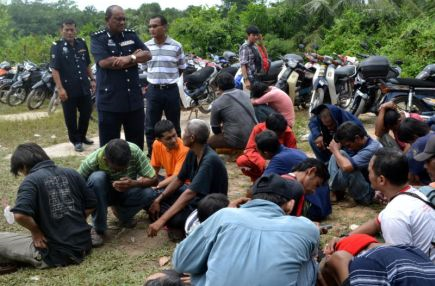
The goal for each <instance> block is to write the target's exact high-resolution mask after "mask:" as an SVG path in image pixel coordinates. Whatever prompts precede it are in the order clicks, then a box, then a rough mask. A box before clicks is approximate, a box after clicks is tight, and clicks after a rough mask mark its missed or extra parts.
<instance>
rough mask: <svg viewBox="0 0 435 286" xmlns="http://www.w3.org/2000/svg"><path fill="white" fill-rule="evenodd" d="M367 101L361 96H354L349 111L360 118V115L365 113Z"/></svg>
mask: <svg viewBox="0 0 435 286" xmlns="http://www.w3.org/2000/svg"><path fill="white" fill-rule="evenodd" d="M366 101H367V100H366V99H364V98H362V97H360V96H356V97H355V96H354V97H353V99H352V102H351V103H350V105H349V106H350V108H349V111H350V113H352V114H353V115H355V116H356V117H358V116H359V115H360V114H362V113H363V111H364V108H365V105H366Z"/></svg>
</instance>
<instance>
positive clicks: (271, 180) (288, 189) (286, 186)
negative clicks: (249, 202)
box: [252, 174, 304, 200]
mask: <svg viewBox="0 0 435 286" xmlns="http://www.w3.org/2000/svg"><path fill="white" fill-rule="evenodd" d="M260 193H272V194H278V195H280V196H282V197H284V198H286V199H287V200H292V199H294V200H297V199H298V198H299V197H300V196H301V195H302V194H303V193H304V189H303V187H302V185H301V184H300V183H299V182H297V181H294V180H293V181H290V180H286V179H284V178H282V177H281V176H279V175H277V174H268V175H264V176H262V177H260V178H259V179H258V180H257V181H256V182H255V184H254V186H253V187H252V194H254V195H255V194H260Z"/></svg>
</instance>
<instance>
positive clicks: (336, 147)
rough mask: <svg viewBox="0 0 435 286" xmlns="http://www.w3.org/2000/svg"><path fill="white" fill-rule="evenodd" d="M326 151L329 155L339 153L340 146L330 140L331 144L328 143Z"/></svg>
mask: <svg viewBox="0 0 435 286" xmlns="http://www.w3.org/2000/svg"><path fill="white" fill-rule="evenodd" d="M328 149H329V150H330V151H331V153H334V152H337V151H340V149H341V144H340V143H337V142H336V141H335V140H334V139H332V141H331V143H329V146H328Z"/></svg>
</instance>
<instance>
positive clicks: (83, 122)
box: [62, 95, 92, 144]
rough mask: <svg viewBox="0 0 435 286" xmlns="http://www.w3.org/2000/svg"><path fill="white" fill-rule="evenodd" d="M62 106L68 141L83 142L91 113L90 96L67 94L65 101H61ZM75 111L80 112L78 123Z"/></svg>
mask: <svg viewBox="0 0 435 286" xmlns="http://www.w3.org/2000/svg"><path fill="white" fill-rule="evenodd" d="M62 108H63V116H64V118H65V125H66V128H67V129H68V138H69V141H70V142H71V143H73V144H76V143H81V142H83V140H84V139H85V137H86V133H87V132H88V126H89V119H90V118H91V113H92V103H91V96H90V95H80V96H69V97H68V99H67V100H66V101H64V102H62ZM77 111H78V112H79V113H80V114H79V120H78V123H77Z"/></svg>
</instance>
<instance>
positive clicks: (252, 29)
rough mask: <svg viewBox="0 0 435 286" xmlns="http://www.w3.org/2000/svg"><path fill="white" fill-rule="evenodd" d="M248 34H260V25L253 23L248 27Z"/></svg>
mask: <svg viewBox="0 0 435 286" xmlns="http://www.w3.org/2000/svg"><path fill="white" fill-rule="evenodd" d="M246 34H248V35H250V34H254V35H259V34H260V29H258V27H257V26H255V25H251V26H249V27H248V28H246Z"/></svg>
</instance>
